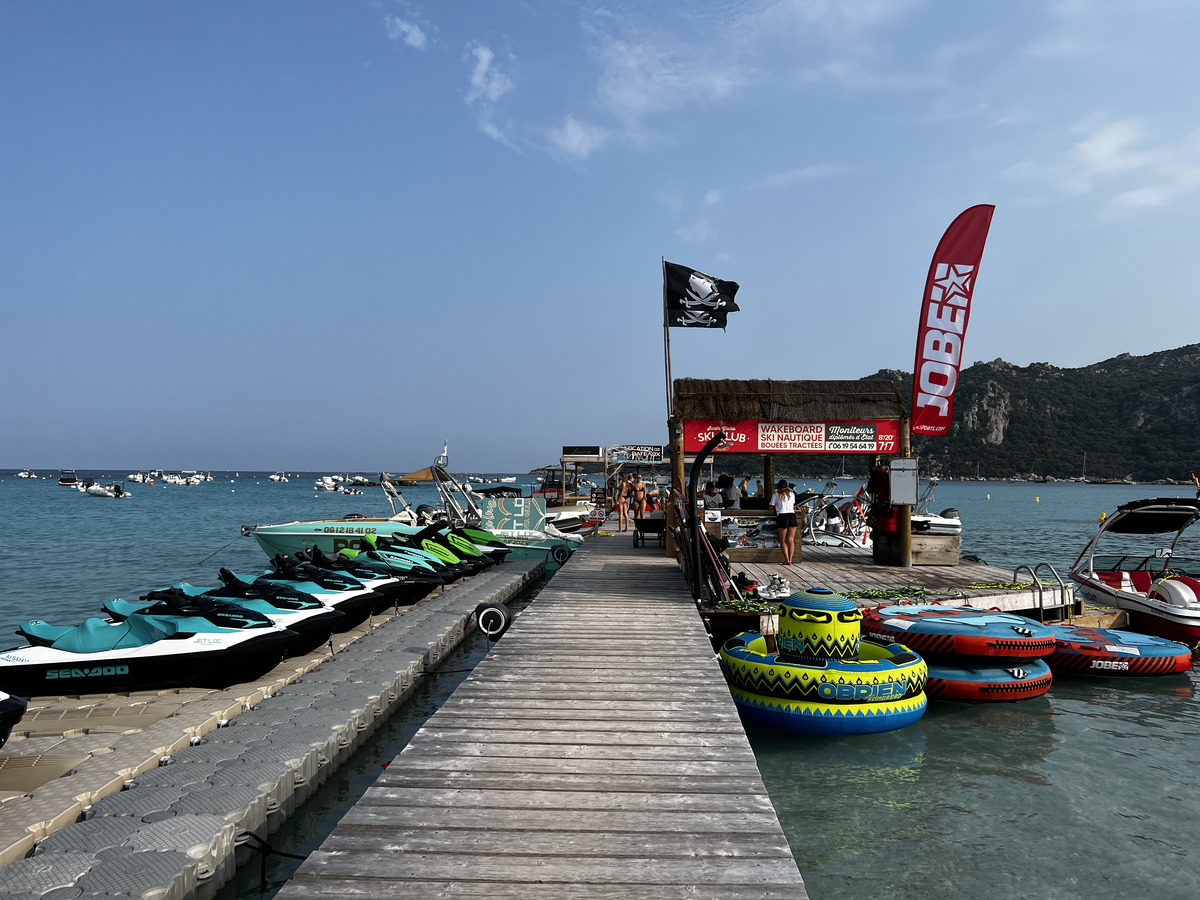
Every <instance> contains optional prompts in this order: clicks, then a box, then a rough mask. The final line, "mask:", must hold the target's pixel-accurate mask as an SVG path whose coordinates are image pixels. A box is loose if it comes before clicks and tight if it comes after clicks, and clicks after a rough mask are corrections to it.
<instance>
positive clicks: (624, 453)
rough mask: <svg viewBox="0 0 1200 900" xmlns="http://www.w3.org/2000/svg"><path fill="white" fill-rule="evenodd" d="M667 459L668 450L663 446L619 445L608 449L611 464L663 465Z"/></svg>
mask: <svg viewBox="0 0 1200 900" xmlns="http://www.w3.org/2000/svg"><path fill="white" fill-rule="evenodd" d="M666 459H667V448H666V447H664V446H662V445H661V444H618V445H617V446H615V447H609V448H608V461H609V462H610V463H632V462H640V463H662V462H666Z"/></svg>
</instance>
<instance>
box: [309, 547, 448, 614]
mask: <svg viewBox="0 0 1200 900" xmlns="http://www.w3.org/2000/svg"><path fill="white" fill-rule="evenodd" d="M295 558H296V559H297V560H298V561H299V562H301V563H307V564H308V565H312V566H316V567H317V568H318V569H328V570H329V571H331V572H342V573H344V574H346V575H349V576H351V577H352V578H358V579H369V578H378V577H379V576H380V572H379V570H377V569H372V568H371V567H370V566H366V565H363V564H362V563H359V562H356V561H355V560H353V559H350V558H349V557H347V556H343V555H342V554H340V553H333V554H330V553H325V552H324V551H322V550H321V549H320V548H319V547H310V548H309V549H307V550H301V551H300V552H299V553H297V554H296V556H295ZM391 577H394V578H398V579H399V581H400V583H401V588H402V589H401V591H400V594H399V598H398V601H399V603H400V604H402V605H404V604H408V603H415V602H416V601H418V600H420V599H421V598H422V597H424V596H425V595H426V594H428V593H429V592H430V591H431V590H433V589H434V588H435V587H439V586H440V585H443V584H445V583H446V578H445V577H444V576H442V575H436V574H433V573H428V574H426V573H424V572H408V573H406V574H405V575H403V576H401V575H393V576H391Z"/></svg>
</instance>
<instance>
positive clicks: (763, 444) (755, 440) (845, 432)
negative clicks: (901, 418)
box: [683, 419, 900, 453]
mask: <svg viewBox="0 0 1200 900" xmlns="http://www.w3.org/2000/svg"><path fill="white" fill-rule="evenodd" d="M720 431H723V432H725V443H723V444H721V445H720V446H719V447H717V448H716V449H715V450H714V451H713V452H714V453H895V452H897V450H898V449H899V445H900V423H899V422H896V421H886V420H883V421H862V420H856V421H850V422H758V421H755V420H753V419H743V420H740V421H732V420H721V419H688V420H686V421H685V422H684V423H683V452H684V453H697V452H699V451H700V450H703V449H704V445H705V444H707V443H708V442H709V441H710V440H712V439H713V438H714V437H716V435H717V433H718V432H720Z"/></svg>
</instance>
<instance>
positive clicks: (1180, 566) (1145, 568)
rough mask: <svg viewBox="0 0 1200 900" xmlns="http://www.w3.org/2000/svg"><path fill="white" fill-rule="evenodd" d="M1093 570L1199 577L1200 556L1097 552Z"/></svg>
mask: <svg viewBox="0 0 1200 900" xmlns="http://www.w3.org/2000/svg"><path fill="white" fill-rule="evenodd" d="M1092 570H1093V571H1095V572H1149V573H1150V574H1151V575H1152V576H1153V577H1154V578H1163V577H1165V576H1167V575H1191V576H1194V577H1200V557H1195V556H1156V555H1154V554H1153V553H1151V554H1150V555H1146V554H1144V553H1126V554H1104V555H1101V554H1097V555H1096V556H1095V557H1094V558H1093V560H1092Z"/></svg>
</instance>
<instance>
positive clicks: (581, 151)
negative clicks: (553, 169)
mask: <svg viewBox="0 0 1200 900" xmlns="http://www.w3.org/2000/svg"><path fill="white" fill-rule="evenodd" d="M610 137H611V134H610V133H609V132H608V130H607V129H604V128H601V127H599V126H598V125H591V124H589V123H587V122H580V121H579V120H578V119H576V118H575V117H574V116H567V120H566V121H565V122H563V124H562V125H560V126H559V127H558V128H555V129H553V130H552V131H551V132H550V142H551V144H552V145H553V146H554V147H555V148H557V149H558V151H559V152H560V153H564V154H566V155H567V156H572V157H575V158H576V159H587V158H588V157H589V156H591V155H592V153H594V152H595V151H596V150H598V149H599V148H601V147H603V146H604V145H605V144H606V143H608V140H609V138H610Z"/></svg>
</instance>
